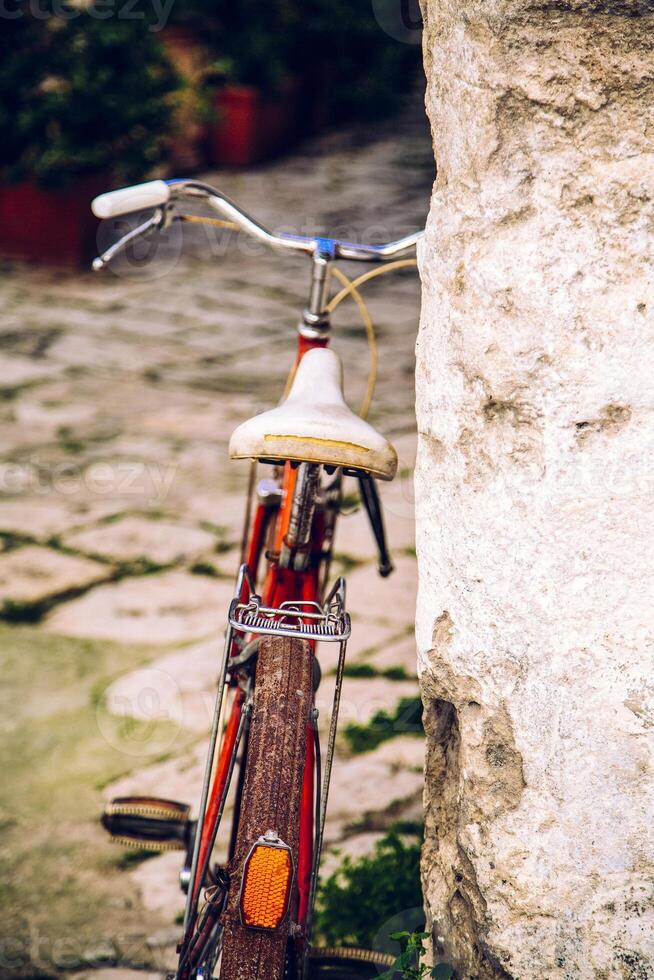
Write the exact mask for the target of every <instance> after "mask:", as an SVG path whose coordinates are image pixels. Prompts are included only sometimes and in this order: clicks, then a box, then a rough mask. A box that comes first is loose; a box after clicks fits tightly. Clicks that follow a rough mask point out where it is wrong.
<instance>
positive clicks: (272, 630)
mask: <svg viewBox="0 0 654 980" xmlns="http://www.w3.org/2000/svg"><path fill="white" fill-rule="evenodd" d="M244 594H245V597H244ZM229 625H230V626H231V627H232V629H235V630H237V631H238V632H239V633H253V634H255V635H262V636H290V637H298V638H299V639H303V640H315V641H318V640H323V641H326V642H328V643H329V642H332V643H334V642H336V643H345V642H346V640H347V639H348V638H349V636H350V633H351V631H352V625H351V623H350V617H349V615H348V614H347V613H346V611H345V580H344V579H343V578H339V579H337V581H336V583H335V584H334V587H333V588H332V590H331V592H330V593H329V595H328V596H327V598H326V599H325V601H324V603H323V604H322V605H320V603H318V602H308V601H305V600H302V599H298V600H293V601H290V602H283V603H282V604H281V606H279V608H273V607H271V606H264V605H263V604H262V600H261V596H259V595H257V594H256V593H255V592H254V586H253V584H252V579H251V578H250V574H249V572H248V570H247V567H246V566H245V565H242V566H241V570H240V573H239V577H238V583H237V586H236V598H234V599H233V600H232V603H231V605H230V607H229Z"/></svg>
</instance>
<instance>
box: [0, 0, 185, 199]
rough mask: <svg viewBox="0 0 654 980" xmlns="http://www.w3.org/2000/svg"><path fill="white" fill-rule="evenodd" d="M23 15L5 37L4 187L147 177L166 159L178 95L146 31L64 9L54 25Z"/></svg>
mask: <svg viewBox="0 0 654 980" xmlns="http://www.w3.org/2000/svg"><path fill="white" fill-rule="evenodd" d="M20 10H21V16H19V17H16V18H15V19H12V18H9V19H4V20H3V26H2V31H0V136H1V138H2V143H3V160H4V161H5V162H4V163H3V164H2V165H1V166H0V178H1V179H3V180H9V181H17V180H22V179H25V178H30V177H34V178H36V179H37V181H38V182H39V183H41V184H42V185H44V186H57V185H62V184H65V183H66V182H67V181H68V180H70V179H72V178H74V177H77V176H80V175H83V174H88V173H94V172H99V171H103V170H107V171H110V172H111V173H112V174H113V176H114V177H115V178H116V179H117V180H118V181H120V182H127V181H134V180H138V179H140V178H142V177H143V176H145V175H146V174H147V173H148V171H150V170H151V168H152V167H154V166H155V165H156V164H158V163H159V162H160V161H161V160H162V159H163V155H164V151H165V141H166V136H167V133H168V132H169V130H170V126H171V118H172V94H173V93H174V92H175V90H176V88H177V86H178V81H177V79H176V76H175V75H174V73H173V70H172V68H171V67H170V65H169V63H168V61H167V59H166V58H165V56H164V54H163V52H162V49H161V47H160V44H159V42H158V41H157V39H156V36H155V34H154V33H152V32H150V31H148V29H147V23H146V22H145V21H144V20H143V19H131V18H130V19H121V18H118V17H116V16H114V15H113V14H112V16H111V17H110V18H107V16H106V13H107V11H106V8H105V9H103V8H102V7H100V6H99V7H98V8H97V9H95V8H94V7H93V6H91V7H85V8H83V9H82V8H80V7H79V6H76V7H73V6H72V5H68V4H67V3H63V2H59V3H58V4H57V7H56V15H54V14H52V15H48V13H47V7H46V4H43V3H42V4H41V5H40V6H39V16H38V17H37V16H35V15H34V13H31V10H32V7H31V5H28V4H21V6H20ZM143 13H145V12H143ZM44 14H45V15H44Z"/></svg>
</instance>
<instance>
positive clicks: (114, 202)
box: [91, 180, 422, 271]
mask: <svg viewBox="0 0 654 980" xmlns="http://www.w3.org/2000/svg"><path fill="white" fill-rule="evenodd" d="M184 201H188V202H204V203H206V204H208V205H209V206H210V207H211V208H212V210H214V211H216V212H217V213H218V214H219V215H221V217H223V218H225V219H227V220H228V221H230V222H232V223H233V224H234V225H236V226H237V227H238V228H240V230H241V231H244V232H245V233H246V234H248V235H250V236H251V237H252V238H255V239H256V240H257V241H260V242H262V243H263V244H264V245H267V246H269V247H270V248H274V249H279V250H285V251H294V252H304V253H305V254H307V255H323V254H324V256H325V257H326V258H328V259H346V260H347V261H356V262H387V261H390V260H391V259H395V258H398V257H401V256H403V255H405V254H407V253H408V252H410V251H412V250H413V249H414V248H415V246H416V243H417V242H418V240H419V239H420V237H421V235H422V231H418V232H414V233H413V234H411V235H406V236H405V237H404V238H399V239H397V240H396V241H392V242H387V243H386V244H384V245H359V244H357V243H355V242H347V241H341V240H340V239H334V238H323V237H319V236H315V237H313V238H311V237H305V236H302V235H289V234H280V235H275V234H273V232H271V231H270V230H269V229H268V228H266V227H264V225H262V224H261V223H260V222H258V221H257V220H256V219H255V218H253V217H252V216H251V215H249V214H248V213H247V212H246V211H244V210H243V209H242V208H240V207H239V206H238V205H237V204H235V203H234V201H231V200H230V199H229V198H228V197H227V196H226V195H225V194H223V193H222V192H221V191H219V190H217V189H216V188H214V187H211V186H210V185H209V184H204V183H202V182H201V181H196V180H167V181H166V180H152V181H148V182H147V183H145V184H137V185H135V186H133V187H123V188H121V189H120V190H116V191H109V192H108V193H107V194H101V195H100V196H99V197H96V198H95V200H94V201H93V202H92V204H91V208H92V210H93V213H94V214H95V215H96V217H98V218H113V217H117V216H118V215H121V214H128V213H130V212H132V211H139V210H142V209H145V208H156V209H157V210H156V211H155V214H154V215H153V217H152V218H150V219H148V220H147V221H145V222H144V223H143V224H142V225H139V227H138V228H136V229H134V230H133V231H131V232H129V233H128V234H127V235H125V236H124V238H122V239H120V240H119V241H118V242H116V243H115V245H112V247H111V248H110V249H107V251H106V252H104V253H103V254H102V255H100V256H99V257H98V258H97V259H95V261H94V262H93V268H94V269H95V270H96V271H97V270H99V269H101V268H103V266H105V265H107V264H108V263H109V262H110V261H111V259H112V258H114V256H115V255H116V254H118V252H120V251H122V249H123V248H125V247H126V246H127V245H128V244H130V243H131V242H133V241H134V240H135V239H136V238H140V237H141V236H142V235H146V234H148V233H149V232H150V231H152V230H153V229H154V228H157V227H162V226H164V225H166V223H167V221H169V220H171V219H172V218H174V217H175V215H174V214H173V213H172V212H174V210H175V207H176V206H177V205H179V204H181V203H183V202H184Z"/></svg>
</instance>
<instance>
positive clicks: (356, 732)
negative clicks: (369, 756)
mask: <svg viewBox="0 0 654 980" xmlns="http://www.w3.org/2000/svg"><path fill="white" fill-rule="evenodd" d="M396 735H424V728H423V725H422V701H421V700H420V698H419V697H417V696H416V697H413V698H401V699H400V701H399V703H398V705H397V707H396V709H395V711H394V712H393V713H392V714H391V713H389V712H388V711H385V710H384V709H383V708H382V709H381V710H380V711H377V712H375V714H374V715H373V716H372V718H371V719H370V722H369V724H367V725H358V724H356V722H352V723H351V724H349V725H346V726H345V728H344V730H343V737H344V738H345V741H346V742H347V743H348V745H349V747H350V749H351V750H352V752H357V753H358V752H371V751H372V749H376V748H377V746H378V745H381V743H382V742H387V741H388V740H389V739H390V738H395V736H396Z"/></svg>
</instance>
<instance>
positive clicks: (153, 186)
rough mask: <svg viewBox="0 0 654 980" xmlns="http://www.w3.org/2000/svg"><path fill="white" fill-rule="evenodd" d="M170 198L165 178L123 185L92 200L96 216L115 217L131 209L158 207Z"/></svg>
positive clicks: (142, 209) (141, 209) (92, 207)
mask: <svg viewBox="0 0 654 980" xmlns="http://www.w3.org/2000/svg"><path fill="white" fill-rule="evenodd" d="M169 200H170V187H169V186H168V184H167V183H166V181H165V180H150V181H148V182H147V183H146V184H135V185H134V186H133V187H121V188H120V190H117V191H108V192H107V193H106V194H100V196H99V197H96V198H95V199H94V200H93V201H92V202H91V210H92V211H93V214H94V215H95V216H96V218H115V217H117V216H118V215H119V214H129V212H130V211H144V210H145V209H146V208H157V207H160V206H161V205H162V204H167V203H168V201H169Z"/></svg>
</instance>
